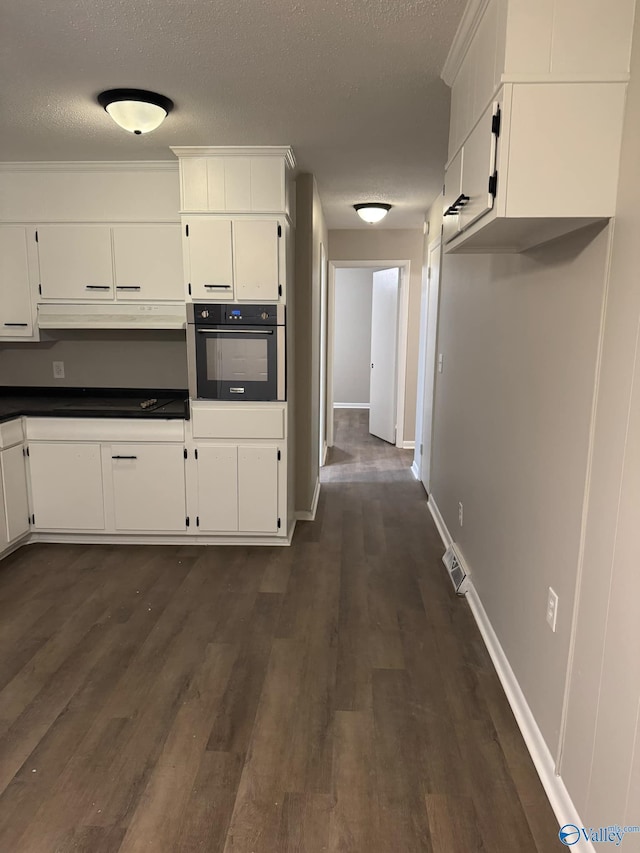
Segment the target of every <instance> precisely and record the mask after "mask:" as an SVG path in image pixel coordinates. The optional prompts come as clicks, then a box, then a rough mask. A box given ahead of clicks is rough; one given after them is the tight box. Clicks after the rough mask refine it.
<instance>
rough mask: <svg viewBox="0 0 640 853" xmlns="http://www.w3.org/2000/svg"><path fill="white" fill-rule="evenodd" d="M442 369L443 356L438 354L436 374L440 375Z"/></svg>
mask: <svg viewBox="0 0 640 853" xmlns="http://www.w3.org/2000/svg"><path fill="white" fill-rule="evenodd" d="M443 369H444V356H443V355H442V353H439V354H438V373H442V371H443Z"/></svg>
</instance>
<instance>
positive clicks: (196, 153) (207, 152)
mask: <svg viewBox="0 0 640 853" xmlns="http://www.w3.org/2000/svg"><path fill="white" fill-rule="evenodd" d="M170 147H171V150H172V151H173V153H174V154H175V155H176V157H284V158H285V160H286V162H287V166H288V167H289V168H290V169H295V167H296V158H295V157H294V154H293V149H292V148H291V146H290V145H230V146H224V145H213V146H210V145H186V146H178V145H172V146H170Z"/></svg>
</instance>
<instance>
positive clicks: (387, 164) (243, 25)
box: [0, 0, 465, 228]
mask: <svg viewBox="0 0 640 853" xmlns="http://www.w3.org/2000/svg"><path fill="white" fill-rule="evenodd" d="M464 5H465V0H207V2H205V0H20V2H14V3H4V4H3V9H2V19H1V35H0V40H1V48H2V55H1V61H0V62H1V64H0V81H1V83H0V97H1V99H2V100H1V104H0V160H5V161H6V160H19V161H26V160H136V159H143V160H162V159H172V157H173V155H172V154H171V152H170V151H169V146H170V145H280V144H287V145H292V146H293V149H294V152H295V154H296V159H297V161H298V164H299V167H300V168H301V169H303V170H305V171H311V172H314V173H315V175H316V178H317V181H318V186H319V189H320V195H321V198H322V203H323V207H324V209H325V214H326V216H327V221H328V224H329V226H330V227H331V228H349V227H359V222H358V220H357V217H356V216H355V214H354V212H353V210H352V209H351V205H352V204H353V203H355V202H359V201H366V200H369V199H376V200H380V201H387V202H390V203H392V204H393V205H394V209H393V210H392V212H391V214H390V215H389V217H388V219H387V220H386V223H385V227H390V228H394V227H396V228H405V227H420V226H421V224H422V219H423V213H424V211H425V210H426V208H427V207H428V205H429V204H430V203H431V201H432V200H433V198H434V197H435V195H436V194H437V193H438V191H439V188H440V186H441V184H442V172H443V164H444V160H445V156H446V141H447V132H448V109H449V90H448V89H447V88H446V86H445V85H444V83H443V82H442V81H441V80H440V79H439V73H440V69H441V68H442V65H443V63H444V60H445V58H446V55H447V52H448V49H449V46H450V44H451V41H452V40H453V35H454V33H455V29H456V27H457V24H458V21H459V19H460V17H461V15H462V11H463V8H464ZM121 86H122V87H136V88H143V89H152V90H155V91H158V92H161V93H162V94H165V95H167V96H168V97H170V98H172V99H173V100H174V102H175V104H176V109H175V110H174V112H173V113H171V115H170V116H169V117H168V118H167V120H166V121H165V122H164V124H163V125H162V126H161V127H160V128H159V129H158V130H156V131H154V132H153V133H151V134H149V135H145V136H141V137H134V136H132V135H130V134H128V133H125V132H124V131H122V130H121V129H120V128H118V127H117V126H116V125H115V124H114V123H113V122H112V121H111V119H110V118H109V117H108V116H107V115H106V113H105V112H104V111H103V110H102V109H101V108H100V107H98V105H97V104H96V103H95V96H96V94H97V93H98V92H100V91H102V90H103V89H111V88H116V87H121Z"/></svg>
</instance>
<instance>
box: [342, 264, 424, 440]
mask: <svg viewBox="0 0 640 853" xmlns="http://www.w3.org/2000/svg"><path fill="white" fill-rule="evenodd" d="M409 271H410V262H409V261H408V260H404V259H403V260H389V261H386V260H379V261H351V262H347V261H330V262H329V293H328V323H327V333H328V334H327V338H328V342H327V405H326V413H327V416H326V427H327V444H328V446H329V447H331V446H333V444H334V417H333V413H334V409H335V408H355V409H358V408H362V409H368V410H369V412H368V414H369V416H370V429H371V432H372V434H374V435H377V436H378V437H380V438H383V439H384V440H385V441H387V442H389V443H391V444H394V445H396V446H397V447H403V446H404V400H405V375H406V350H407V319H408V296H409V288H408V282H409ZM374 277H375V287H374ZM374 306H375V310H374ZM372 353H373V354H374V357H372ZM372 364H373V367H372V366H371V365H372ZM376 364H377V369H376ZM372 394H373V396H372Z"/></svg>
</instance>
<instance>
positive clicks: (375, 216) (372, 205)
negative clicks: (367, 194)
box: [353, 201, 391, 225]
mask: <svg viewBox="0 0 640 853" xmlns="http://www.w3.org/2000/svg"><path fill="white" fill-rule="evenodd" d="M353 207H354V209H355V211H356V213H357V214H358V216H359V217H360V219H364V221H365V222H368V223H369V224H370V225H373V224H374V223H375V222H380V220H381V219H384V218H385V216H386V215H387V213H389V211H390V210H391V205H390V204H381V203H380V202H378V201H367V202H365V203H364V204H354V205H353Z"/></svg>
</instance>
